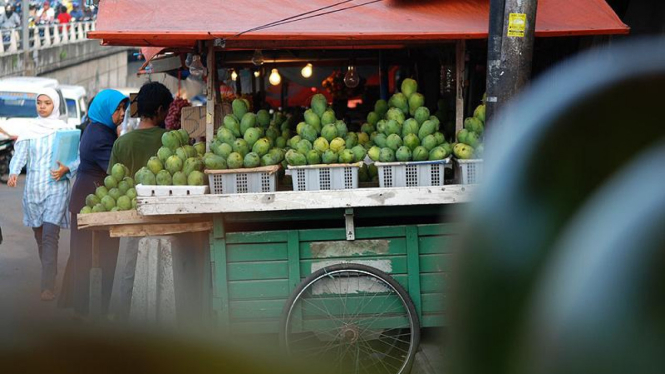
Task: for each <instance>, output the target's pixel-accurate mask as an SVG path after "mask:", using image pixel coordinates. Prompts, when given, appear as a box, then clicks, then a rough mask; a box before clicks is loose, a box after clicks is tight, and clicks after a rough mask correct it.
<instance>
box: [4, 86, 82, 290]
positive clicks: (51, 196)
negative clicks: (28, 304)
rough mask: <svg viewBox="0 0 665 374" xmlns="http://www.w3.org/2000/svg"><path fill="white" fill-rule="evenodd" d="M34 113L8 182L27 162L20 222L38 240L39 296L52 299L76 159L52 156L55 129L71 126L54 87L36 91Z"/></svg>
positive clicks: (10, 183)
mask: <svg viewBox="0 0 665 374" xmlns="http://www.w3.org/2000/svg"><path fill="white" fill-rule="evenodd" d="M37 114H38V117H37V118H35V119H34V120H33V121H32V123H30V124H29V125H28V126H25V129H23V130H22V131H21V133H20V134H19V137H18V139H17V141H16V147H15V153H14V157H13V158H12V160H11V163H10V165H9V174H10V176H9V180H8V182H7V185H8V186H9V187H16V184H17V180H18V175H19V174H20V173H21V169H23V167H24V166H26V164H27V170H28V171H27V177H26V181H25V191H24V193H23V214H24V216H23V224H25V225H26V226H28V227H32V230H33V231H34V234H35V239H36V241H37V247H38V250H39V259H40V260H41V263H42V282H41V299H42V300H43V301H51V300H53V299H55V282H56V276H57V273H58V240H59V238H60V229H61V228H65V229H66V228H69V215H67V205H68V204H69V197H70V195H69V180H70V179H71V178H73V176H74V175H75V173H76V169H77V167H78V160H75V161H74V162H73V163H72V164H70V165H63V164H61V163H60V161H59V160H53V154H52V153H53V148H54V146H55V144H54V142H55V137H56V135H55V133H56V132H57V131H58V130H73V129H74V126H70V125H68V124H67V122H65V121H63V120H62V119H60V96H59V95H58V93H57V92H56V91H55V90H54V89H52V88H47V89H44V90H42V91H41V92H39V93H38V95H37ZM53 161H56V162H57V165H58V168H57V169H56V170H52V169H51V167H52V166H51V165H52V163H53Z"/></svg>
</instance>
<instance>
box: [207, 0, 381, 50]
mask: <svg viewBox="0 0 665 374" xmlns="http://www.w3.org/2000/svg"><path fill="white" fill-rule="evenodd" d="M353 1H355V0H344V1H340V2H337V3H335V4H331V5H328V6H325V7H321V8H318V9H314V10H311V11H308V12H305V13H300V14H297V15H295V16H291V17H286V18H283V19H281V20H278V21H274V22H270V23H266V24H265V25H261V26H257V27H254V28H251V29H248V30H245V31H242V32H239V33H237V34H235V35H233V36H232V37H230V38H237V37H240V36H242V35H244V34H247V33H250V32H255V31H260V30H265V29H268V28H272V27H277V26H281V25H286V24H289V23H293V22H298V21H304V20H307V19H312V18H316V17H320V16H324V15H328V14H333V13H338V12H342V11H345V10H350V9H355V8H359V7H362V6H365V5H370V4H374V3H378V2H381V1H383V0H371V1H367V2H364V3H361V4H356V5H352V6H348V7H345V8H340V9H334V10H330V11H327V12H323V13H318V12H321V11H323V10H326V9H331V8H335V7H337V6H340V5H344V4H348V3H351V2H353ZM314 13H318V14H314ZM208 34H209V35H211V36H214V35H213V34H212V33H208ZM228 39H229V38H222V40H223V41H224V42H226V40H228Z"/></svg>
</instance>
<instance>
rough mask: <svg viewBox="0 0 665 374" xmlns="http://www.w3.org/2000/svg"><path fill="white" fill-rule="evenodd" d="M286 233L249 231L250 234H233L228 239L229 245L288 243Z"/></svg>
mask: <svg viewBox="0 0 665 374" xmlns="http://www.w3.org/2000/svg"><path fill="white" fill-rule="evenodd" d="M287 237H288V235H287V233H286V231H249V232H231V233H228V234H227V236H226V239H227V240H228V243H229V244H249V243H286V241H287Z"/></svg>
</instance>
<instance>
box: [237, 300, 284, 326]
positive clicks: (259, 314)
mask: <svg viewBox="0 0 665 374" xmlns="http://www.w3.org/2000/svg"><path fill="white" fill-rule="evenodd" d="M285 301H286V299H283V300H243V301H232V302H231V320H232V321H237V320H256V319H266V318H273V319H278V318H280V316H281V315H282V308H284V302H285Z"/></svg>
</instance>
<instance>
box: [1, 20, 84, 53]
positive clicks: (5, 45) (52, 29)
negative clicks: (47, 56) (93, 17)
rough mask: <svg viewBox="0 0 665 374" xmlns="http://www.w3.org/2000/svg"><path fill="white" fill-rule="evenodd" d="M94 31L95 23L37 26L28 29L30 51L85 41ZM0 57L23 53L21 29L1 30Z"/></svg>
mask: <svg viewBox="0 0 665 374" xmlns="http://www.w3.org/2000/svg"><path fill="white" fill-rule="evenodd" d="M93 30H95V21H83V22H72V23H67V24H51V25H37V26H33V27H30V31H29V38H30V40H29V46H30V50H39V49H42V48H48V47H54V46H59V45H65V44H70V43H77V42H81V41H86V40H88V39H87V35H88V32H89V31H93ZM0 34H2V41H0V56H1V55H4V54H11V53H17V52H21V51H23V40H22V39H21V38H22V29H21V28H15V29H2V30H0Z"/></svg>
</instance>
